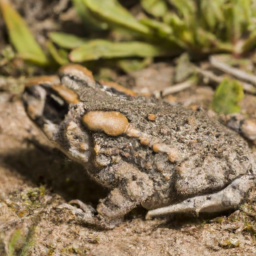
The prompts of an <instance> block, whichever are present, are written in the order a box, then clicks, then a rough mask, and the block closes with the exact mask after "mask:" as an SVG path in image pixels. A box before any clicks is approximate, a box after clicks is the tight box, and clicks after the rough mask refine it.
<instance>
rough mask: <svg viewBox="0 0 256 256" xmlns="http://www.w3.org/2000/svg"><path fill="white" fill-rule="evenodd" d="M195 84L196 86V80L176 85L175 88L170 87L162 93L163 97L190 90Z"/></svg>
mask: <svg viewBox="0 0 256 256" xmlns="http://www.w3.org/2000/svg"><path fill="white" fill-rule="evenodd" d="M193 84H195V80H192V79H189V80H187V81H185V82H183V83H180V84H176V85H174V86H171V87H168V88H166V89H164V90H163V91H162V96H163V97H164V96H167V95H169V94H172V93H176V92H180V91H182V90H185V89H188V88H190V87H191V86H192V85H193Z"/></svg>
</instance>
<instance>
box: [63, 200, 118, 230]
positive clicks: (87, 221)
mask: <svg viewBox="0 0 256 256" xmlns="http://www.w3.org/2000/svg"><path fill="white" fill-rule="evenodd" d="M69 203H70V204H67V203H64V204H62V205H60V206H59V207H58V208H59V209H68V210H70V211H71V212H72V214H73V215H75V222H76V223H77V224H84V225H89V226H93V227H96V228H101V229H113V228H114V227H116V226H117V225H118V224H119V223H120V222H121V221H122V218H117V219H108V218H105V217H103V216H102V215H100V214H97V212H96V210H95V209H94V208H93V207H92V206H90V205H86V204H84V203H83V202H81V201H79V200H72V201H70V202H69ZM71 204H74V205H77V206H78V207H79V208H78V207H76V206H73V205H71Z"/></svg>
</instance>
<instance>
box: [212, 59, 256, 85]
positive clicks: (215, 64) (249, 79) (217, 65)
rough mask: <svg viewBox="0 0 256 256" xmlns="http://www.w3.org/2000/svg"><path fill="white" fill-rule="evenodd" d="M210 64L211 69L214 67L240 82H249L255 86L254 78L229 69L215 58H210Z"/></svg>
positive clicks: (255, 78)
mask: <svg viewBox="0 0 256 256" xmlns="http://www.w3.org/2000/svg"><path fill="white" fill-rule="evenodd" d="M210 63H211V64H212V66H213V67H215V68H217V69H219V70H221V71H223V72H225V73H228V74H230V75H232V76H234V77H236V78H238V79H240V80H243V81H247V82H250V83H252V84H253V85H255V86H256V76H254V75H251V74H248V73H246V72H244V71H242V70H240V69H237V68H233V67H230V66H228V65H227V64H225V63H223V62H220V61H218V60H216V58H214V57H213V56H212V57H210Z"/></svg>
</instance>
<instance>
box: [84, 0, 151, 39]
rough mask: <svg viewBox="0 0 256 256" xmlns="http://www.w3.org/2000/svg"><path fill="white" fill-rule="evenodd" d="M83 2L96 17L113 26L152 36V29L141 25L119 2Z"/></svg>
mask: <svg viewBox="0 0 256 256" xmlns="http://www.w3.org/2000/svg"><path fill="white" fill-rule="evenodd" d="M83 2H84V4H85V5H86V6H87V7H88V8H89V9H90V11H91V12H92V13H93V14H94V15H95V16H96V17H98V18H100V19H101V20H104V21H106V22H107V23H109V24H111V25H116V26H121V27H124V28H127V29H129V30H132V31H134V32H137V33H141V34H144V35H150V29H149V28H147V27H146V26H144V25H142V24H140V23H139V22H138V21H137V20H136V19H135V18H134V17H133V16H132V14H131V13H130V12H129V11H128V10H126V9H125V8H124V7H123V6H122V5H121V4H119V2H118V1H117V0H107V1H106V0H83Z"/></svg>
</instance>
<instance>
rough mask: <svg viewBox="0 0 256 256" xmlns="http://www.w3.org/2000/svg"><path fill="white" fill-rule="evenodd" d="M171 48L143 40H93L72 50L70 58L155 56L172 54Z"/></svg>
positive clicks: (76, 59)
mask: <svg viewBox="0 0 256 256" xmlns="http://www.w3.org/2000/svg"><path fill="white" fill-rule="evenodd" d="M172 54H173V52H172V51H171V49H168V50H167V49H163V47H160V46H159V47H158V46H155V45H152V44H148V43H142V42H119V43H114V42H110V41H106V40H92V41H90V42H89V43H87V44H84V45H82V46H80V47H78V48H77V49H74V50H73V51H71V53H70V55H69V58H70V60H71V61H73V62H83V61H89V60H97V59H100V58H105V59H110V58H120V57H132V56H136V57H155V56H170V55H172Z"/></svg>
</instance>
